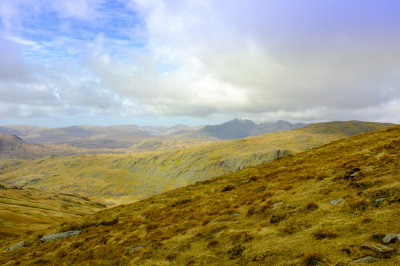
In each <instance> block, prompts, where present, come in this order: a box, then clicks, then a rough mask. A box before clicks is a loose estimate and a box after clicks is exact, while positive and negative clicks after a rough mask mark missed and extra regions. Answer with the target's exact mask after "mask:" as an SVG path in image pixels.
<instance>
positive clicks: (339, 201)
mask: <svg viewBox="0 0 400 266" xmlns="http://www.w3.org/2000/svg"><path fill="white" fill-rule="evenodd" d="M343 201H344V198H339V199H337V200H331V204H332V205H337V204H340V203H342V202H343Z"/></svg>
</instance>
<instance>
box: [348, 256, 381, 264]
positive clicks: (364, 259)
mask: <svg viewBox="0 0 400 266" xmlns="http://www.w3.org/2000/svg"><path fill="white" fill-rule="evenodd" d="M377 261H379V259H378V258H375V257H372V256H365V257H362V258H359V259H355V260H354V262H366V263H375V262H377Z"/></svg>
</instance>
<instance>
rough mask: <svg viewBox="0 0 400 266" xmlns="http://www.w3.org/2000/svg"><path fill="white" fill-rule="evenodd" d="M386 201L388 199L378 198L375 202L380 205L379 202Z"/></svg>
mask: <svg viewBox="0 0 400 266" xmlns="http://www.w3.org/2000/svg"><path fill="white" fill-rule="evenodd" d="M385 200H386V198H378V199H376V200H375V202H377V203H378V202H382V201H385Z"/></svg>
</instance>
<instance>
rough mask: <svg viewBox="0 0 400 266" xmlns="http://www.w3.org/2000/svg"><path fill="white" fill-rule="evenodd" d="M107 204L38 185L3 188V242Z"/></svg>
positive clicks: (0, 191) (0, 226)
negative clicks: (56, 192)
mask: <svg viewBox="0 0 400 266" xmlns="http://www.w3.org/2000/svg"><path fill="white" fill-rule="evenodd" d="M103 208H104V206H102V205H100V204H98V203H94V202H91V201H89V200H88V199H85V198H82V197H78V196H73V195H65V194H54V193H47V192H43V191H39V190H36V189H15V188H14V189H13V188H11V187H8V186H4V185H2V186H1V188H0V235H1V238H0V245H4V244H6V243H9V241H14V240H15V239H16V238H19V237H23V236H25V235H26V234H30V233H32V232H35V231H39V230H44V229H46V228H48V227H50V226H52V225H55V224H59V223H61V222H68V221H69V222H71V221H72V220H73V219H76V218H78V217H81V216H84V215H86V214H90V213H93V212H95V211H98V210H100V209H103Z"/></svg>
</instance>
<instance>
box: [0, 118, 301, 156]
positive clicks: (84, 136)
mask: <svg viewBox="0 0 400 266" xmlns="http://www.w3.org/2000/svg"><path fill="white" fill-rule="evenodd" d="M304 125H305V124H301V123H298V124H291V123H289V122H286V121H278V122H270V123H262V124H259V125H257V124H255V123H254V122H253V121H251V120H239V119H235V120H232V121H228V122H226V123H222V124H220V125H207V126H204V127H203V126H194V127H189V126H185V125H176V126H172V127H168V126H137V125H121V126H70V127H61V128H46V127H36V126H24V125H16V126H1V127H0V133H2V134H8V135H16V136H18V137H20V138H22V139H24V141H26V142H27V143H29V144H55V145H60V144H67V145H69V146H74V147H78V148H85V149H129V148H130V149H131V150H135V151H143V150H145V151H154V150H166V149H180V148H185V147H190V146H193V145H197V144H201V143H207V142H211V141H217V140H227V139H234V138H244V137H248V136H255V135H260V134H264V133H269V132H278V131H284V130H289V129H293V128H298V127H301V126H304ZM149 143H152V144H151V145H149ZM154 143H157V145H154ZM146 149H147V150H146ZM47 155H49V154H47Z"/></svg>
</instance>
